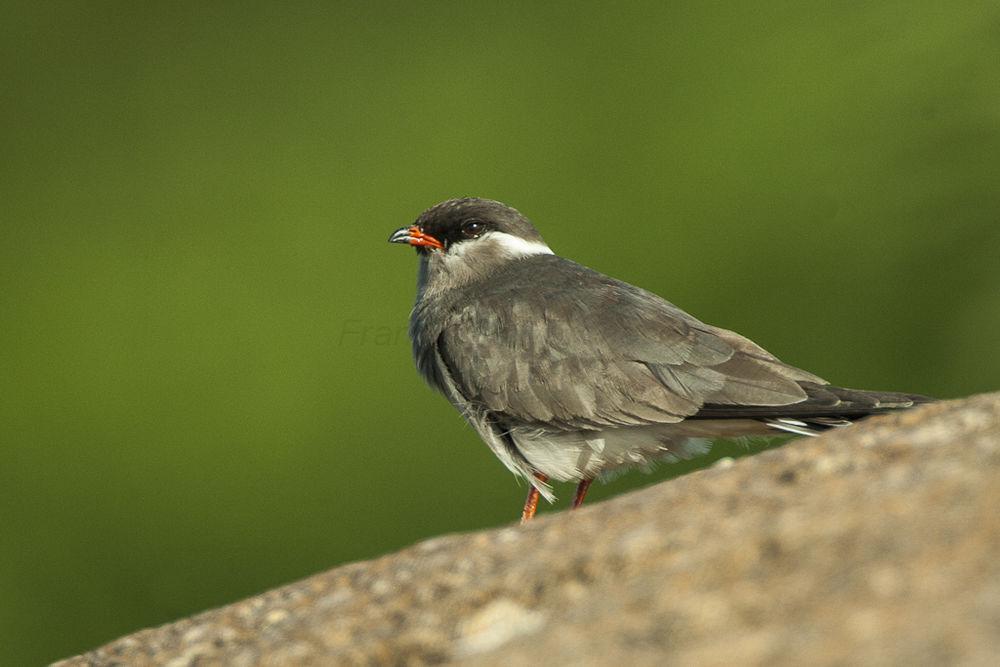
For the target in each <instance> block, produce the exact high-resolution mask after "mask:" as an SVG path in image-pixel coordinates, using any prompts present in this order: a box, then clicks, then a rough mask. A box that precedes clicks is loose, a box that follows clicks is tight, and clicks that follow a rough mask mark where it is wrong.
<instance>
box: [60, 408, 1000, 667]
mask: <svg viewBox="0 0 1000 667" xmlns="http://www.w3.org/2000/svg"><path fill="white" fill-rule="evenodd" d="M998 655H1000V394H991V395H983V396H977V397H973V398H970V399H965V400H961V401H952V402H947V403H937V404H933V405H928V406H924V407H921V408H919V409H916V410H912V411H909V412H905V413H899V414H894V415H889V416H884V417H877V418H874V419H871V420H868V421H867V422H865V423H863V424H859V425H857V426H854V427H852V428H848V429H842V430H838V431H836V432H832V433H828V434H826V435H824V436H823V437H820V438H816V439H811V440H798V441H796V442H794V443H792V444H790V445H788V446H786V447H783V448H780V449H775V450H770V451H767V452H764V453H762V454H760V455H758V456H754V457H748V458H744V459H740V460H738V461H726V460H724V461H723V462H720V463H719V464H716V465H715V466H714V467H713V468H710V469H708V470H703V471H700V472H697V473H694V474H691V475H688V476H686V477H682V478H679V479H675V480H672V481H668V482H665V483H663V484H660V485H658V486H655V487H651V488H647V489H644V490H641V491H638V492H634V493H630V494H627V495H625V496H621V497H618V498H616V499H614V500H610V501H608V502H605V503H601V504H597V505H593V506H590V507H585V508H584V509H582V510H580V511H578V512H573V513H572V514H570V513H562V514H551V515H548V516H541V517H540V518H539V519H537V520H536V521H535V522H533V523H532V525H530V526H528V527H527V528H519V527H516V526H511V527H508V528H502V529H498V530H492V531H487V532H481V533H475V534H468V535H451V536H447V537H442V538H438V539H434V540H431V541H428V542H424V543H422V544H418V545H416V546H414V547H411V548H409V549H406V550H404V551H401V552H399V553H396V554H392V555H389V556H385V557H383V558H378V559H375V560H372V561H368V562H364V563H355V564H351V565H345V566H342V567H338V568H335V569H333V570H330V571H329V572H326V573H323V574H319V575H316V576H314V577H311V578H309V579H305V580H303V581H300V582H297V583H293V584H290V585H288V586H285V587H282V588H279V589H275V590H273V591H270V592H267V593H264V594H262V595H259V596H257V597H254V598H250V599H248V600H244V601H242V602H237V603H235V604H232V605H230V606H228V607H223V608H221V609H216V610H213V611H209V612H206V613H203V614H200V615H198V616H194V617H192V618H188V619H184V620H181V621H178V622H176V623H172V624H169V625H165V626H163V627H160V628H154V629H150V630H143V631H141V632H137V633H135V634H133V635H130V636H128V637H125V638H122V639H119V640H117V641H115V642H113V643H111V644H109V645H107V646H104V647H102V648H99V649H97V650H95V651H92V652H90V653H87V654H85V655H82V656H78V657H76V658H71V659H69V660H66V661H63V662H60V663H57V664H59V665H62V666H69V665H154V664H156V665H160V664H167V665H178V666H180V665H199V666H204V665H236V666H239V665H258V664H263V665H330V664H426V663H437V662H444V661H450V660H456V661H461V662H462V663H463V664H475V665H516V664H533V663H536V662H539V661H540V662H544V663H549V664H570V663H572V664H574V665H608V664H619V665H660V664H665V663H668V664H675V665H718V664H725V663H735V664H773V663H779V664H811V665H817V664H818V665H834V664H857V663H862V664H873V663H877V664H906V665H941V664H970V665H974V664H983V665H987V664H997V663H996V661H997V656H998Z"/></svg>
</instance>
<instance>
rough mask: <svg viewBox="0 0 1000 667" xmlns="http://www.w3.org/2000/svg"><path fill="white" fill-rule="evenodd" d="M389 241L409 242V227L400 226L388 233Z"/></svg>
mask: <svg viewBox="0 0 1000 667" xmlns="http://www.w3.org/2000/svg"><path fill="white" fill-rule="evenodd" d="M388 241H389V243H409V242H410V228H409V227H400V228H399V229H397V230H396V231H394V232H393V233H392V234H390V235H389V239H388Z"/></svg>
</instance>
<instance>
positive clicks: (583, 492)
mask: <svg viewBox="0 0 1000 667" xmlns="http://www.w3.org/2000/svg"><path fill="white" fill-rule="evenodd" d="M593 481H594V480H592V479H581V480H580V483H579V484H577V485H576V495H575V496H574V497H573V509H576V508H577V507H579V506H580V505H582V504H583V499H584V498H586V497H587V489H589V488H590V483H591V482H593Z"/></svg>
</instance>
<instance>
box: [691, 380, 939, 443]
mask: <svg viewBox="0 0 1000 667" xmlns="http://www.w3.org/2000/svg"><path fill="white" fill-rule="evenodd" d="M799 385H800V386H801V387H802V389H804V390H805V392H806V396H807V398H806V399H805V400H804V401H800V402H798V403H792V404H789V405H777V406H774V405H721V404H706V405H704V406H703V407H702V409H701V410H700V411H698V413H697V414H695V415H694V416H693V417H691V418H693V419H758V420H760V421H763V422H764V423H766V424H768V425H769V426H772V427H773V428H776V429H780V430H783V431H788V432H790V433H798V434H800V435H815V434H816V433H818V432H820V431H824V430H827V429H829V428H833V427H836V426H844V425H846V424H849V423H851V422H852V421H854V420H855V419H860V418H862V417H867V416H868V415H873V414H878V413H882V412H890V411H892V410H902V409H906V408H911V407H913V406H915V405H918V404H920V403H930V402H932V401H934V399H933V398H929V397H927V396H921V395H919V394H904V393H899V392H891V391H866V390H862V389H847V388H844V387H833V386H830V385H825V384H817V383H815V382H800V383H799ZM804 431H808V433H806V432H804Z"/></svg>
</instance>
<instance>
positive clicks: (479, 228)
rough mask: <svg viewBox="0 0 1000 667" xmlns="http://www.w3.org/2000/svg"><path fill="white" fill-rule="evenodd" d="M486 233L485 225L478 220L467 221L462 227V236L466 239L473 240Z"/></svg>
mask: <svg viewBox="0 0 1000 667" xmlns="http://www.w3.org/2000/svg"><path fill="white" fill-rule="evenodd" d="M484 231H486V225H484V224H483V223H481V222H479V221H478V220H469V221H467V222H466V223H465V224H463V225H462V235H463V236H465V238H467V239H474V238H476V237H478V236H479V235H480V234H482V233H483V232H484Z"/></svg>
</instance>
